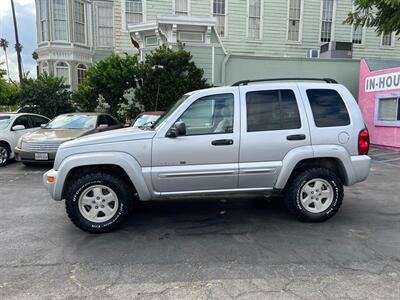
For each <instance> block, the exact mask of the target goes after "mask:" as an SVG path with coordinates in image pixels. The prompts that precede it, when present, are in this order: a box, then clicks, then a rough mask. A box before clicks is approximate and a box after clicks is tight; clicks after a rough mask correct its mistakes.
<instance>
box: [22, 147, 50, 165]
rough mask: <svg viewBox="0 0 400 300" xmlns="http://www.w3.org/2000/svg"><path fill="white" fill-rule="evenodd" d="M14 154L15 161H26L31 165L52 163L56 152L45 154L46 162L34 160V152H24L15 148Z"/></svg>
mask: <svg viewBox="0 0 400 300" xmlns="http://www.w3.org/2000/svg"><path fill="white" fill-rule="evenodd" d="M14 153H15V160H16V161H21V162H24V161H26V162H31V163H42V164H45V163H53V162H54V159H55V157H56V152H46V153H47V154H48V155H49V159H48V160H36V159H35V153H34V152H29V151H24V150H21V149H19V148H15V149H14Z"/></svg>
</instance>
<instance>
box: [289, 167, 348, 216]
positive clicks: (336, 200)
mask: <svg viewBox="0 0 400 300" xmlns="http://www.w3.org/2000/svg"><path fill="white" fill-rule="evenodd" d="M316 178H321V179H324V180H326V181H327V182H328V183H329V184H330V185H331V187H332V189H333V200H332V203H331V205H330V206H329V207H328V208H327V209H325V210H324V211H322V212H320V213H313V212H310V211H308V210H307V209H306V208H304V206H303V205H302V204H301V197H300V194H301V191H302V188H303V187H304V185H305V184H306V183H307V182H309V181H310V180H312V179H316ZM336 180H337V179H336V178H334V177H333V176H331V175H330V174H329V173H326V174H325V173H318V175H317V174H308V176H305V177H304V178H302V180H301V181H300V182H299V184H298V188H297V191H296V196H295V197H296V209H297V210H298V211H299V212H300V213H301V214H302V215H304V216H305V217H306V218H307V219H309V220H315V221H318V220H321V219H327V218H329V217H330V216H332V215H333V214H335V213H336V211H337V209H338V206H340V200H341V199H340V194H341V193H340V187H339V186H338V183H337V182H336Z"/></svg>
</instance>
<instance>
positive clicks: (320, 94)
mask: <svg viewBox="0 0 400 300" xmlns="http://www.w3.org/2000/svg"><path fill="white" fill-rule="evenodd" d="M307 97H308V100H309V101H310V105H311V110H312V112H313V116H314V122H315V125H316V126H317V127H334V126H345V125H349V124H350V117H349V113H348V112H347V109H346V106H345V104H344V102H343V99H342V97H340V95H339V93H338V92H337V91H335V90H326V89H320V90H307Z"/></svg>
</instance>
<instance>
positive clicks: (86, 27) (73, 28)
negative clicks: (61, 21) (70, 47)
mask: <svg viewBox="0 0 400 300" xmlns="http://www.w3.org/2000/svg"><path fill="white" fill-rule="evenodd" d="M76 2H78V3H81V4H83V22H84V23H83V28H84V34H85V36H84V38H85V41H84V42H83V43H81V42H77V41H76V35H75V34H76V32H75V23H76V21H75V17H76V16H75V4H76ZM72 12H73V14H72V15H73V19H72V20H71V21H72V32H73V34H72V36H73V41H74V44H77V45H83V46H86V45H88V28H89V26H88V22H87V21H88V20H87V19H88V18H87V7H86V2H85V1H83V0H74V1H72Z"/></svg>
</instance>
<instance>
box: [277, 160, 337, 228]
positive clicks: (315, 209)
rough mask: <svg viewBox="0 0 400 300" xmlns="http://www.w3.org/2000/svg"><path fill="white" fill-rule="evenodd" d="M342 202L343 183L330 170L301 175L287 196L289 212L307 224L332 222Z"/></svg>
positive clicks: (289, 188)
mask: <svg viewBox="0 0 400 300" xmlns="http://www.w3.org/2000/svg"><path fill="white" fill-rule="evenodd" d="M342 201H343V183H342V181H341V180H340V178H339V177H338V176H337V175H336V174H335V173H334V172H333V171H331V170H329V169H326V168H312V169H308V170H305V171H302V172H300V173H298V174H297V176H296V177H295V178H294V179H293V180H292V181H291V182H290V183H289V187H288V188H287V190H286V192H285V203H286V206H287V208H288V209H289V211H290V212H291V213H292V214H294V215H295V216H296V217H297V218H298V219H299V220H301V221H305V222H322V221H325V220H327V219H329V218H331V217H332V216H333V215H334V214H335V213H336V212H337V211H338V210H339V208H340V206H341V204H342Z"/></svg>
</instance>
